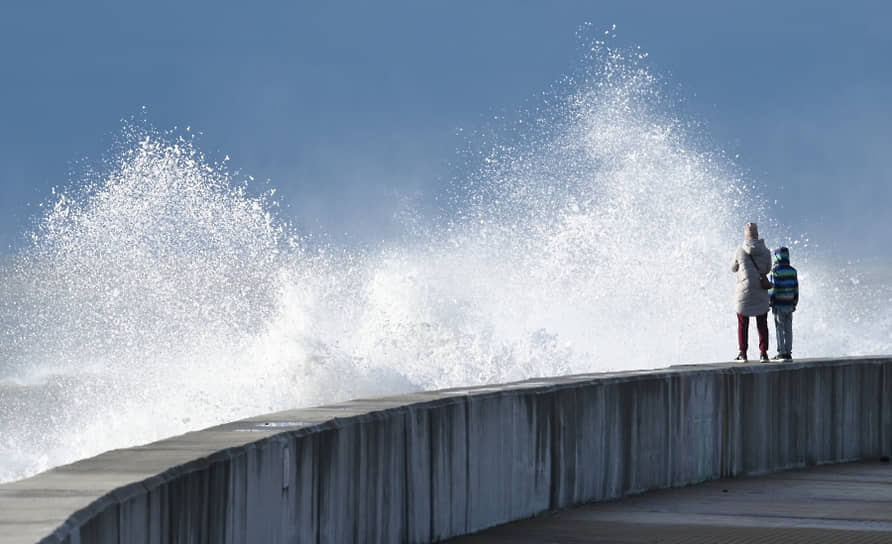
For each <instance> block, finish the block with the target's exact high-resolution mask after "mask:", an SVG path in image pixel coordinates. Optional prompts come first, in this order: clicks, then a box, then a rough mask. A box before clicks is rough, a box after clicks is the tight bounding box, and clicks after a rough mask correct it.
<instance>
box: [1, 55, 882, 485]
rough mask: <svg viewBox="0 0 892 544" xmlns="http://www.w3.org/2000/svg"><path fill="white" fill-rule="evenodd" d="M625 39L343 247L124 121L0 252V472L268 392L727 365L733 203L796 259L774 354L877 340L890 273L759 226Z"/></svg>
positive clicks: (248, 407) (719, 159) (874, 350)
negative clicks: (14, 246) (424, 208)
mask: <svg viewBox="0 0 892 544" xmlns="http://www.w3.org/2000/svg"><path fill="white" fill-rule="evenodd" d="M643 57H644V55H642V54H640V53H639V52H637V51H617V50H612V49H610V48H609V47H606V46H604V45H603V44H595V46H594V47H593V48H592V50H591V52H589V53H587V54H586V55H584V58H583V59H582V63H581V64H582V67H581V69H580V70H579V73H576V74H573V75H571V76H568V77H567V78H566V79H565V80H564V81H561V82H560V83H559V84H557V85H556V86H555V88H554V89H553V90H552V92H550V93H548V95H547V96H546V97H545V98H543V100H542V102H541V103H540V104H539V105H538V106H534V107H532V108H531V109H530V110H529V111H525V112H523V114H522V115H520V119H519V120H518V121H517V123H516V124H512V125H511V126H510V127H505V128H504V138H503V139H502V140H498V139H497V140H496V141H495V142H494V143H491V144H490V145H489V146H487V147H486V148H485V149H484V151H483V152H482V153H480V154H478V155H474V156H473V157H471V158H469V160H472V161H475V164H477V165H478V166H477V168H476V170H475V173H474V174H473V175H471V176H468V177H467V178H466V179H462V180H460V181H459V182H456V183H455V184H454V186H452V187H450V189H449V191H447V193H449V194H450V195H451V196H450V198H449V201H448V205H444V207H443V211H442V213H441V214H439V215H437V216H435V217H430V216H424V215H423V214H421V213H420V212H419V213H418V214H415V215H413V214H411V213H408V214H407V220H406V222H405V225H406V227H405V234H404V236H402V237H401V238H398V239H396V240H388V241H382V242H381V243H380V244H378V245H373V246H370V247H368V248H365V249H356V248H346V247H337V246H334V245H332V244H324V243H317V242H314V241H313V240H314V237H313V236H312V235H313V234H314V233H306V232H297V231H296V230H295V229H294V228H292V227H291V226H290V225H289V223H288V222H287V221H285V220H284V219H283V218H282V217H281V215H280V213H279V211H278V207H277V205H276V204H277V203H276V201H275V195H274V194H273V193H272V191H268V192H266V193H264V194H262V195H260V196H256V195H252V194H251V193H250V192H249V191H246V190H245V185H244V183H243V181H244V180H242V179H241V178H239V177H238V176H236V175H235V174H233V173H231V172H228V171H227V169H226V167H225V165H220V164H216V163H213V162H211V161H208V160H207V159H206V158H205V157H204V156H203V155H202V153H201V151H200V150H199V149H197V146H196V145H195V144H194V142H193V140H192V139H190V138H188V137H185V136H172V135H170V134H164V133H157V132H154V131H151V130H144V129H127V130H125V134H124V135H123V136H122V142H123V143H122V145H121V150H120V152H118V153H116V154H115V156H114V159H113V160H112V161H111V162H110V163H109V164H106V165H104V166H103V168H98V169H97V170H96V171H95V172H93V173H91V174H89V175H85V176H84V179H82V180H81V181H80V182H79V183H76V184H74V186H72V187H70V188H67V189H65V190H64V191H60V192H59V193H58V194H54V195H52V198H51V200H50V204H49V205H48V206H47V207H46V211H45V213H44V214H43V215H42V216H41V217H39V218H38V219H39V221H38V224H37V226H36V227H35V229H34V231H33V232H32V233H30V244H29V246H28V247H27V248H26V249H24V250H23V251H21V252H19V253H18V254H16V255H13V256H11V257H8V258H6V259H5V260H3V261H2V262H0V481H9V480H15V479H18V478H22V477H26V476H28V475H31V474H34V473H36V472H39V471H42V470H45V469H47V468H50V467H52V466H56V465H59V464H62V463H66V462H71V461H74V460H76V459H79V458H83V457H86V456H90V455H95V454H97V453H99V452H102V451H105V450H108V449H112V448H117V447H125V446H129V445H134V444H139V443H145V442H149V441H152V440H156V439H160V438H162V437H165V436H170V435H174V434H178V433H182V432H185V431H189V430H193V429H197V428H203V427H206V426H210V425H213V424H216V423H220V422H223V421H229V420H233V419H237V418H241V417H246V416H249V415H255V414H259V413H264V412H270V411H275V410H281V409H286V408H294V407H300V406H310V405H315V404H320V403H327V402H334V401H338V400H343V399H348V398H355V397H360V396H371V395H379V394H392V393H401V392H409V391H416V390H422V389H436V388H443V387H449V386H457V385H470V384H482V383H495V382H505V381H511V380H519V379H523V378H528V377H534V376H553V375H561V374H570V373H579V372H592V371H602V370H616V369H631V368H655V367H664V366H667V365H670V364H676V363H692V362H711V361H718V360H728V359H730V358H731V357H733V356H734V355H735V354H736V341H735V338H736V337H735V327H736V321H735V317H734V314H733V305H732V293H733V285H734V275H733V274H732V273H731V272H730V269H729V265H730V259H731V255H732V252H733V250H734V247H735V246H736V245H737V244H738V243H739V242H740V239H741V237H742V227H743V224H744V223H745V222H746V221H751V220H755V221H758V222H759V223H760V225H761V231H762V234H763V235H764V236H765V237H766V238H767V242H768V244H769V245H770V246H777V245H781V244H785V245H788V246H789V247H790V248H791V253H792V258H793V264H794V265H795V266H797V267H798V268H799V272H800V281H801V284H802V295H801V299H802V302H801V305H800V310H799V311H798V312H797V314H796V317H795V321H794V335H795V336H794V354H795V356H797V357H808V356H840V355H859V354H880V353H886V354H888V353H892V339H890V334H889V331H890V327H892V309H890V308H892V272H890V270H889V268H888V267H887V266H885V265H883V264H871V265H870V266H868V265H864V264H862V263H845V264H841V263H839V262H838V260H837V259H835V258H834V256H833V255H832V254H826V253H823V252H822V250H821V249H820V246H816V245H814V242H813V241H810V240H808V239H807V238H806V237H805V236H799V235H796V234H795V228H794V226H790V225H785V224H783V222H782V221H779V220H778V219H777V218H776V217H775V214H774V213H773V211H772V209H771V208H770V207H769V206H766V205H763V204H762V203H763V202H765V201H767V199H766V198H765V197H764V196H763V195H761V194H760V189H758V187H757V185H756V184H754V183H753V182H752V181H751V180H747V179H745V177H743V176H740V175H739V174H738V173H737V172H738V167H737V166H736V165H735V164H734V162H733V161H732V160H731V159H729V158H728V157H726V156H725V155H724V154H723V153H721V152H720V151H716V150H715V149H711V148H710V146H709V145H708V143H707V144H704V143H703V142H704V141H707V142H708V135H705V134H704V133H703V132H702V129H701V128H700V127H698V125H697V124H696V123H692V122H689V121H687V120H685V119H682V118H680V117H679V115H678V114H677V113H676V112H677V111H678V108H677V103H676V102H675V101H674V99H672V98H671V97H667V96H666V93H665V87H666V86H665V84H664V83H663V82H661V81H660V78H658V77H656V76H654V75H653V74H652V73H651V72H650V71H649V70H648V68H647V66H646V65H645V63H644V58H643ZM865 294H867V295H866V296H865Z"/></svg>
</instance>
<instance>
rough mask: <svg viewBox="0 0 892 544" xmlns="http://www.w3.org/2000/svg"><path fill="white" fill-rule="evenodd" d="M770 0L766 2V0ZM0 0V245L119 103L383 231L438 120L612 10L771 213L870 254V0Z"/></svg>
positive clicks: (286, 200)
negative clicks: (756, 187) (758, 189)
mask: <svg viewBox="0 0 892 544" xmlns="http://www.w3.org/2000/svg"><path fill="white" fill-rule="evenodd" d="M775 4H776V5H775ZM0 9H2V12H0V70H2V85H0V252H8V251H10V250H15V248H16V247H20V246H21V244H22V243H23V233H24V232H25V231H26V229H27V228H28V225H29V224H30V221H32V220H33V217H34V214H35V213H36V211H37V209H36V207H35V206H36V204H37V203H39V202H42V201H45V200H47V199H48V198H49V196H50V189H51V187H53V186H66V185H68V184H69V183H70V182H71V180H70V179H69V175H68V172H69V170H70V169H71V168H72V165H73V164H74V163H75V161H77V160H79V159H82V158H84V157H86V158H87V159H88V160H92V161H96V162H98V160H99V159H100V158H101V156H102V155H103V154H104V153H107V152H108V150H109V149H110V147H111V145H112V143H113V141H114V139H115V137H116V135H117V134H118V133H119V132H120V130H121V119H123V118H129V117H132V116H134V115H140V108H141V107H143V106H145V107H146V108H147V113H146V117H147V119H148V120H149V122H150V123H151V124H152V125H154V126H155V127H157V128H159V129H169V128H172V127H174V126H178V127H184V126H187V125H189V126H191V127H192V128H193V130H197V131H201V132H203V136H202V138H201V140H200V144H199V146H200V148H201V149H202V150H203V151H205V152H206V153H207V154H209V155H211V156H212V157H215V158H221V157H222V156H224V155H226V154H228V155H230V156H231V157H232V160H231V164H232V166H233V168H238V169H240V170H241V171H242V172H243V173H244V174H246V175H247V174H250V175H253V176H255V177H256V178H257V179H270V180H271V185H272V186H274V187H276V188H278V190H279V192H278V194H277V197H278V198H279V200H281V201H282V203H283V204H284V205H287V206H289V207H288V208H287V210H286V213H287V214H289V215H290V216H291V217H293V218H294V219H295V221H296V222H297V224H298V225H303V226H305V227H306V228H319V229H321V230H326V231H329V232H332V233H343V232H346V233H348V235H349V236H350V237H353V238H356V239H362V238H363V237H371V238H375V237H386V236H387V235H388V234H389V233H390V229H392V228H393V227H392V225H391V223H390V215H391V213H392V212H393V206H395V204H394V203H393V200H394V199H393V195H394V194H395V192H399V193H403V194H411V193H414V192H420V193H430V192H432V191H434V190H435V188H436V186H438V185H440V184H442V183H443V181H444V180H447V179H449V178H451V177H452V176H453V175H454V174H455V172H454V168H453V167H450V165H449V162H450V161H452V160H453V159H454V158H455V151H456V149H457V148H458V147H460V146H461V144H462V141H461V140H460V139H459V138H457V137H456V135H455V129H456V128H457V127H464V128H467V129H474V128H479V127H482V126H485V125H486V123H487V120H488V119H490V118H491V117H492V116H493V115H494V114H503V113H510V112H512V111H516V110H517V109H519V108H521V107H523V106H524V104H525V102H526V101H528V100H529V99H531V98H534V97H535V96H536V95H537V94H538V93H540V92H542V91H543V90H546V89H547V88H548V87H549V86H550V85H551V84H552V83H554V82H555V81H557V80H558V79H559V78H560V77H561V75H562V74H566V73H568V72H570V71H572V70H574V69H575V68H576V67H578V64H579V56H578V55H579V53H578V47H579V43H578V40H577V38H576V35H575V31H576V29H577V28H578V27H579V26H580V25H581V24H582V23H584V22H586V21H588V22H591V23H592V24H593V25H594V26H595V27H608V26H609V25H611V24H616V25H617V34H618V37H617V40H616V42H617V43H618V44H619V45H629V46H631V45H640V46H641V47H642V48H643V49H645V50H646V51H647V52H648V53H649V54H650V57H649V66H650V67H651V69H652V70H653V71H655V72H657V73H660V74H662V75H664V76H665V77H667V78H668V79H669V81H670V82H671V84H672V85H677V86H679V87H680V95H681V96H682V97H683V98H684V104H683V106H682V107H683V108H684V109H685V110H686V111H685V115H690V116H691V118H692V119H696V120H698V121H703V122H704V123H705V125H706V128H705V130H706V132H707V134H708V138H709V140H710V141H711V142H713V143H714V146H715V148H717V149H725V150H728V151H730V152H731V154H732V155H733V154H735V153H738V154H739V155H740V158H739V159H738V164H739V166H740V167H741V168H742V169H743V170H744V171H746V172H747V173H748V174H747V175H748V176H749V177H750V178H751V179H752V180H753V181H754V182H756V183H758V184H763V185H764V186H766V187H768V196H769V197H770V198H778V199H781V200H783V201H784V208H783V209H784V213H785V214H787V215H788V217H787V218H786V222H787V223H790V224H793V225H794V226H796V225H798V226H799V227H801V228H799V229H797V230H799V231H800V232H801V231H810V232H812V233H814V235H815V236H817V237H819V238H822V239H823V240H824V241H825V242H828V243H836V244H838V245H840V246H841V247H843V248H845V249H844V250H845V251H847V252H849V251H850V252H853V253H854V252H872V253H885V254H886V255H889V254H890V253H892V234H890V232H892V219H890V217H892V214H890V213H889V211H888V210H889V208H890V203H892V167H890V164H892V162H890V158H889V151H890V149H892V128H890V122H892V70H890V68H889V67H890V66H892V65H890V60H889V59H890V57H892V33H890V32H889V25H890V24H892V4H887V3H884V2H870V3H867V2H857V1H849V2H838V1H837V2H822V1H808V2H806V1H802V2H713V1H702V2H691V1H681V2H619V1H617V2H599V1H594V0H590V1H570V0H564V1H550V2H546V1H540V2H529V1H520V0H504V1H492V0H489V1H488V0H474V1H441V2H425V1H405V2H392V1H381V2H336V1H333V2H253V3H251V2H231V1H215V2H166V1H165V2H149V3H145V2H142V3H135V2H111V1H109V2H95V1H93V2H49V1H42V0H35V1H30V2H16V3H15V4H13V3H11V2H7V3H4V5H3V7H2V8H0Z"/></svg>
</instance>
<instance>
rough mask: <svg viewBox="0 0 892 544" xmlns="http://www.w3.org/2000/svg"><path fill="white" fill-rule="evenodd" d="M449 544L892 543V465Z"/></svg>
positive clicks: (758, 480) (663, 501)
mask: <svg viewBox="0 0 892 544" xmlns="http://www.w3.org/2000/svg"><path fill="white" fill-rule="evenodd" d="M448 542H449V544H484V543H485V544H526V543H530V544H531V543H540V542H548V543H551V544H559V543H574V544H583V543H591V544H596V543H608V542H609V543H617V542H623V543H626V544H639V543H640V544H644V543H654V542H660V543H662V544H674V543H678V544H681V543H690V542H703V543H706V542H709V543H712V544H731V543H736V544H741V543H745V542H746V543H749V542H752V543H760V544H765V543H778V544H789V543H793V542H801V543H803V544H804V543H809V544H822V543H831V542H838V543H843V542H844V543H847V544H852V543H867V542H874V543H881V542H882V543H888V542H892V465H890V464H889V463H877V462H874V463H864V462H862V463H851V464H843V465H826V466H822V467H817V468H814V467H813V468H811V469H808V470H799V471H792V472H781V473H776V474H770V475H763V476H752V477H741V478H735V479H722V480H715V481H712V482H709V483H705V484H701V485H698V486H694V487H685V488H681V489H665V490H660V491H653V492H650V493H646V494H644V495H639V496H636V497H631V498H625V499H621V500H617V501H613V502H603V503H592V504H588V505H585V506H581V507H576V508H573V509H570V510H564V511H561V512H557V513H550V514H545V515H543V516H540V517H537V518H532V519H527V520H523V521H518V522H514V523H508V524H506V525H501V526H499V527H494V528H492V529H487V530H485V531H481V532H479V533H477V534H475V535H472V536H464V537H458V538H456V539H453V540H449V541H448Z"/></svg>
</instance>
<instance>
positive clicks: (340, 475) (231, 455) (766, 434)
mask: <svg viewBox="0 0 892 544" xmlns="http://www.w3.org/2000/svg"><path fill="white" fill-rule="evenodd" d="M890 453H892V358H890V357H874V358H851V359H833V360H808V361H802V362H797V363H793V364H790V363H786V364H761V365H760V364H746V365H739V364H738V365H732V364H717V365H694V366H684V367H673V368H668V369H662V370H652V371H635V372H620V373H605V374H591V375H580V376H570V377H561V378H548V379H539V380H530V381H527V382H520V383H514V384H507V385H498V386H486V387H474V388H467V389H453V390H446V391H436V392H428V393H418V394H412V395H403V396H396V397H386V398H376V399H368V400H356V401H350V402H345V403H341V404H336V405H332V406H325V407H319V408H309V409H301V410H290V411H286V412H279V413H275V414H267V415H264V416H259V417H257V418H252V419H247V420H243V421H238V422H234V423H229V424H225V425H221V426H218V427H213V428H210V429H206V430H203V431H197V432H193V433H188V434H185V435H182V436H178V437H174V438H170V439H167V440H162V441H160V442H156V443H153V444H149V445H146V446H140V447H135V448H128V449H124V450H115V451H111V452H107V453H104V454H102V455H99V456H97V457H94V458H91V459H86V460H84V461H80V462H77V463H73V464H71V465H67V466H63V467H59V468H56V469H53V470H50V471H47V472H44V473H42V474H39V475H37V476H35V477H33V478H28V479H26V480H22V481H19V482H13V483H10V484H5V485H0V543H4V544H5V543H25V542H28V543H31V542H38V541H40V542H61V543H67V544H81V543H83V544H86V543H92V542H102V543H106V542H108V543H146V544H149V543H163V542H225V543H257V542H360V543H362V542H434V541H437V540H440V539H445V538H448V537H451V536H456V535H461V534H467V533H471V532H475V531H477V530H480V529H483V528H486V527H490V526H493V525H497V524H500V523H504V522H507V521H511V520H516V519H521V518H525V517H530V516H534V515H536V514H539V513H542V512H545V511H548V510H554V509H560V508H563V507H567V506H570V505H574V504H580V503H585V502H591V501H601V500H607V499H613V498H617V497H621V496H623V495H626V494H632V493H639V492H642V491H646V490H651V489H657V488H664V487H671V486H683V485H689V484H694V483H698V482H703V481H707V480H711V479H715V478H720V477H725V476H735V475H743V474H758V473H765V472H773V471H779V470H784V469H790V468H796V467H806V466H811V465H816V464H824V463H837V462H843V461H851V460H856V459H869V458H874V457H879V456H882V455H889V454H890Z"/></svg>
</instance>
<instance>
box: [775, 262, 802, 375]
mask: <svg viewBox="0 0 892 544" xmlns="http://www.w3.org/2000/svg"><path fill="white" fill-rule="evenodd" d="M771 282H772V283H773V284H774V287H772V288H771V290H770V291H769V295H770V296H771V301H770V305H771V309H772V310H773V312H774V327H775V333H776V337H777V356H776V357H775V358H774V360H776V361H792V360H793V312H795V311H796V305H798V304H799V280H798V278H797V277H796V269H795V268H793V267H792V266H790V250H789V249H787V248H785V247H779V248H777V249H775V250H774V266H773V267H772V268H771Z"/></svg>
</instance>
